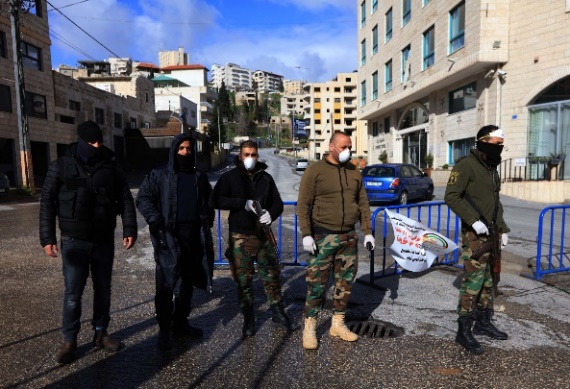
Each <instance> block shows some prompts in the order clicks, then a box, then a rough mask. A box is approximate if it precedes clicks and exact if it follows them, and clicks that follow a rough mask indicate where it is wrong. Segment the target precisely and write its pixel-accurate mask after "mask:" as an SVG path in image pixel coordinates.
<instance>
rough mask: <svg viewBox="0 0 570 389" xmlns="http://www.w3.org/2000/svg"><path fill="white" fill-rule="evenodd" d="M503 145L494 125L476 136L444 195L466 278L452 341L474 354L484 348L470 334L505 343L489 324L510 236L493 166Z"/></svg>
mask: <svg viewBox="0 0 570 389" xmlns="http://www.w3.org/2000/svg"><path fill="white" fill-rule="evenodd" d="M503 141H504V134H503V130H501V129H500V128H498V127H497V126H493V125H489V126H485V127H482V128H481V129H480V130H479V132H478V133H477V142H476V148H475V149H473V150H471V153H470V154H469V155H468V156H467V157H465V158H463V159H461V160H459V161H458V162H457V163H456V164H455V166H454V168H453V171H452V172H451V175H450V176H449V181H448V183H447V189H446V191H445V202H446V203H447V205H448V206H449V208H451V210H452V211H453V212H455V213H456V214H457V215H458V216H459V217H460V218H461V232H462V234H463V244H462V249H463V253H462V256H461V258H462V259H463V264H464V271H465V274H464V276H463V281H462V283H461V288H460V290H459V303H458V307H457V312H458V313H459V319H458V323H459V329H458V332H457V337H456V338H455V341H456V342H457V343H459V344H461V345H462V346H463V347H465V348H466V349H467V350H468V351H470V352H472V353H475V354H481V353H482V352H483V348H482V347H481V344H480V343H479V342H478V341H477V339H475V337H474V336H473V333H474V334H476V335H487V336H489V337H491V338H493V339H498V340H505V339H507V337H508V336H507V334H506V333H504V332H502V331H499V330H498V329H497V328H496V327H495V326H494V325H493V323H492V322H491V317H492V315H493V286H494V281H495V282H498V274H499V272H500V260H501V245H502V247H504V246H505V245H506V244H507V242H508V236H507V233H508V232H509V231H510V230H509V227H508V226H507V224H506V223H505V220H504V219H503V206H502V205H501V202H500V200H499V191H500V189H501V188H500V186H501V185H500V179H499V174H498V172H497V166H498V165H499V164H500V163H501V152H502V150H503ZM493 276H495V277H493ZM474 321H475V326H474V327H473V329H472V325H473V322H474Z"/></svg>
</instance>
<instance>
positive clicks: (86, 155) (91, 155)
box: [77, 138, 103, 165]
mask: <svg viewBox="0 0 570 389" xmlns="http://www.w3.org/2000/svg"><path fill="white" fill-rule="evenodd" d="M77 154H78V155H79V157H80V158H81V159H82V160H83V162H85V163H86V164H88V165H92V164H95V163H97V162H99V161H101V160H102V159H103V151H102V150H101V148H98V147H95V146H92V145H90V144H89V143H87V142H86V141H84V140H83V139H81V138H79V139H78V140H77Z"/></svg>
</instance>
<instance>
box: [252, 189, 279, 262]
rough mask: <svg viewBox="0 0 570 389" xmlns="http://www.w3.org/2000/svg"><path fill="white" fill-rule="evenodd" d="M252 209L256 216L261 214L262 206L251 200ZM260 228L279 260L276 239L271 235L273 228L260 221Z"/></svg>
mask: <svg viewBox="0 0 570 389" xmlns="http://www.w3.org/2000/svg"><path fill="white" fill-rule="evenodd" d="M253 209H255V213H256V214H257V217H258V218H259V217H260V216H261V215H262V214H263V208H262V207H261V204H260V203H259V201H257V200H253ZM261 228H263V232H264V233H265V237H266V238H267V240H268V241H269V243H270V244H271V247H273V251H274V252H275V256H276V258H277V260H278V261H279V248H278V247H277V239H275V235H273V230H272V229H271V226H270V225H267V224H262V223H261Z"/></svg>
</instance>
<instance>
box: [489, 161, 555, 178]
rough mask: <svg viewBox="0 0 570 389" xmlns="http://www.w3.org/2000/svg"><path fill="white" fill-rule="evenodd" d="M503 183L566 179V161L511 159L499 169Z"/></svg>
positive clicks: (504, 162) (502, 163)
mask: <svg viewBox="0 0 570 389" xmlns="http://www.w3.org/2000/svg"><path fill="white" fill-rule="evenodd" d="M498 171H499V176H500V177H501V181H502V182H513V181H554V180H562V179H563V177H564V160H563V159H560V158H551V157H526V158H509V159H505V160H503V161H502V162H501V164H500V165H499V168H498Z"/></svg>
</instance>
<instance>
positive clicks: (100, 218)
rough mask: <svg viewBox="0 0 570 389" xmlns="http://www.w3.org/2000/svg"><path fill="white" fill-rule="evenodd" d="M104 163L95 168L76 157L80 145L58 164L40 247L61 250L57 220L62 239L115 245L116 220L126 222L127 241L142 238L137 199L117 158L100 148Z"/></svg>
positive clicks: (45, 204) (47, 186)
mask: <svg viewBox="0 0 570 389" xmlns="http://www.w3.org/2000/svg"><path fill="white" fill-rule="evenodd" d="M100 154H101V155H102V158H101V160H100V161H99V162H97V163H95V164H94V165H93V166H90V165H86V164H85V163H84V162H83V160H82V159H81V158H80V157H79V156H78V155H77V143H72V144H71V145H70V146H69V150H68V152H67V154H66V155H65V156H63V157H61V158H58V159H57V160H55V161H53V162H52V163H51V165H50V167H49V169H48V172H47V176H46V180H45V182H44V186H43V188H42V194H41V203H40V243H41V245H42V246H46V245H48V244H56V243H57V238H56V227H55V219H56V216H57V217H58V219H59V228H60V230H61V235H63V236H69V237H72V238H77V239H82V240H86V241H91V242H98V241H105V240H109V239H113V237H114V232H115V227H116V225H117V215H121V218H122V221H123V237H125V238H126V237H133V238H135V239H136V237H137V218H136V211H135V205H134V202H133V196H132V194H131V191H130V189H129V185H128V183H127V179H126V177H125V175H124V173H123V172H122V171H121V170H120V169H119V167H118V166H117V165H116V163H115V161H114V160H113V157H114V154H113V152H112V151H111V150H110V149H108V148H107V147H105V146H101V150H100Z"/></svg>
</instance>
